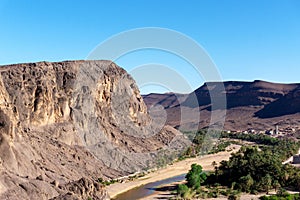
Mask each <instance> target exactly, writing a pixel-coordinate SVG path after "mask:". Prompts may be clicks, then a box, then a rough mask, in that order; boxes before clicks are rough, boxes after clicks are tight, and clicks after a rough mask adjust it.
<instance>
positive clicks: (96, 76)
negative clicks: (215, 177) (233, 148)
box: [0, 61, 188, 199]
mask: <svg viewBox="0 0 300 200" xmlns="http://www.w3.org/2000/svg"><path fill="white" fill-rule="evenodd" d="M157 122H158V123H157ZM187 144H188V143H187V141H186V139H185V138H184V137H183V136H182V135H181V134H180V133H179V132H177V131H176V130H175V129H173V128H172V127H170V126H164V124H162V123H159V121H153V120H152V119H151V117H150V116H149V115H148V111H147V107H146V105H145V104H144V102H143V99H142V97H141V96H140V94H139V90H138V88H137V86H136V85H135V82H134V80H133V79H132V78H131V77H130V76H129V75H128V74H127V73H126V71H125V70H123V69H121V68H120V67H118V66H116V65H115V64H114V63H112V62H110V61H67V62H57V63H49V62H40V63H30V64H17V65H10V66H1V67H0V199H51V198H53V199H87V198H88V197H91V198H93V199H105V198H108V196H107V193H106V192H105V190H104V189H103V187H102V186H101V184H99V183H97V182H96V181H95V180H97V179H98V178H100V177H101V178H103V179H109V178H114V177H118V176H122V175H127V174H130V173H133V172H136V171H140V170H142V169H145V168H149V167H153V166H155V158H156V157H157V155H158V154H157V152H158V151H161V150H165V151H166V152H179V151H180V150H181V149H183V148H184V147H185V145H187Z"/></svg>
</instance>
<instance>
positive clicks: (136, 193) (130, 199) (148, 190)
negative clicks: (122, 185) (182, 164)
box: [114, 174, 185, 200]
mask: <svg viewBox="0 0 300 200" xmlns="http://www.w3.org/2000/svg"><path fill="white" fill-rule="evenodd" d="M183 180H185V174H182V175H179V176H174V177H171V178H167V179H164V180H161V181H157V182H153V183H148V184H146V185H143V186H140V187H137V188H134V189H132V190H129V191H127V192H124V193H122V194H119V195H118V196H117V197H115V198H114V200H135V199H143V198H145V197H147V196H149V195H151V194H153V193H154V192H155V189H156V188H157V187H159V186H161V185H166V184H170V183H173V182H178V181H183Z"/></svg>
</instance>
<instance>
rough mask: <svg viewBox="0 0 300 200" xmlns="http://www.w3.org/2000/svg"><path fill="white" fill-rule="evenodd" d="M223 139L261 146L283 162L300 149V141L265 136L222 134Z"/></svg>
mask: <svg viewBox="0 0 300 200" xmlns="http://www.w3.org/2000/svg"><path fill="white" fill-rule="evenodd" d="M220 137H222V138H230V139H239V140H244V141H249V142H254V143H256V144H259V145H261V146H260V148H261V149H262V150H263V151H271V152H272V153H274V154H276V155H277V156H279V158H280V159H281V160H282V161H283V160H285V159H287V158H289V157H290V156H292V155H294V154H296V153H297V152H298V150H299V148H300V144H299V142H298V141H294V140H291V139H279V138H273V137H270V136H268V135H263V134H244V133H222V134H221V135H220Z"/></svg>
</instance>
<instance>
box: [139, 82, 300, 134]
mask: <svg viewBox="0 0 300 200" xmlns="http://www.w3.org/2000/svg"><path fill="white" fill-rule="evenodd" d="M221 86H222V87H221ZM299 88H300V84H280V83H270V82H265V81H254V82H241V81H228V82H211V83H205V84H204V85H203V86H201V87H199V88H198V89H196V90H195V91H194V92H192V93H190V94H187V95H179V94H176V95H175V94H173V95H172V94H150V95H145V96H144V99H145V102H146V103H147V106H148V107H151V106H153V105H156V104H159V105H162V106H163V107H164V109H165V112H166V113H167V124H169V125H172V126H173V127H179V126H180V127H181V128H182V129H201V128H206V127H207V126H209V125H210V118H211V113H212V109H214V111H215V112H218V111H219V110H224V109H226V118H225V127H224V129H225V130H247V129H255V130H267V129H270V128H274V127H275V125H280V128H286V127H294V128H297V127H298V124H299V123H300V118H299V115H300V98H299V97H300V95H299V91H300V90H299ZM211 95H212V97H213V98H214V100H215V102H219V101H218V99H222V98H226V103H225V105H214V107H212V101H211ZM183 96H184V97H185V98H184V99H183ZM174 102H175V103H174ZM185 113H186V114H185ZM182 115H184V119H182ZM298 128H299V129H300V127H298Z"/></svg>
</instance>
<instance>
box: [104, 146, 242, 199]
mask: <svg viewBox="0 0 300 200" xmlns="http://www.w3.org/2000/svg"><path fill="white" fill-rule="evenodd" d="M229 148H230V149H232V150H231V151H225V152H220V153H217V154H210V155H205V156H202V157H200V158H189V159H186V160H183V161H179V162H176V163H174V164H173V165H169V166H167V167H166V168H163V169H159V170H157V171H155V172H153V173H150V174H147V175H146V176H144V177H141V178H138V179H136V180H133V181H130V182H126V183H115V184H112V185H110V186H108V187H107V188H106V189H107V191H108V194H109V195H110V197H111V198H114V197H116V196H117V195H119V194H121V193H124V192H126V191H128V190H131V189H133V188H136V187H139V186H142V185H145V184H148V183H152V182H156V181H160V180H164V179H167V178H170V177H174V176H178V175H181V174H184V173H187V172H188V170H189V169H190V166H191V165H192V164H193V163H197V164H200V165H201V166H202V167H203V170H206V171H209V170H213V169H214V167H213V166H212V162H213V161H215V162H217V163H219V162H220V161H222V160H228V159H229V157H230V154H231V153H232V152H236V151H237V150H238V149H239V148H240V146H239V145H231V146H230V147H229Z"/></svg>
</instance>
